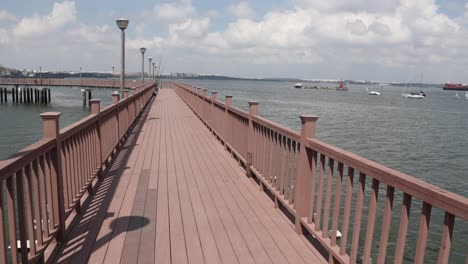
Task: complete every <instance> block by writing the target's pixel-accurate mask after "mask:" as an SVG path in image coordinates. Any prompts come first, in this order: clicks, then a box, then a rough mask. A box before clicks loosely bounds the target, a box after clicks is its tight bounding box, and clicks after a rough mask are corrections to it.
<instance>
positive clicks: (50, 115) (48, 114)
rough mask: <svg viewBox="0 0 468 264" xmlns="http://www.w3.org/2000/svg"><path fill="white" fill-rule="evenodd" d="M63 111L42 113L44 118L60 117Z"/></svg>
mask: <svg viewBox="0 0 468 264" xmlns="http://www.w3.org/2000/svg"><path fill="white" fill-rule="evenodd" d="M61 114H62V113H60V112H45V113H42V114H40V116H41V118H42V119H44V120H45V119H58V118H59V117H60V115H61Z"/></svg>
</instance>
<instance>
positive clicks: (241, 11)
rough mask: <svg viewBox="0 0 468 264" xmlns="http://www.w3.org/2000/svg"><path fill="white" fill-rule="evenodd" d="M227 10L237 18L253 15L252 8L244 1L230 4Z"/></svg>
mask: <svg viewBox="0 0 468 264" xmlns="http://www.w3.org/2000/svg"><path fill="white" fill-rule="evenodd" d="M228 12H229V13H230V14H232V15H233V16H235V17H237V18H252V17H254V15H255V13H254V11H253V10H252V8H250V6H249V4H248V3H246V2H240V3H238V4H232V5H230V6H229V7H228Z"/></svg>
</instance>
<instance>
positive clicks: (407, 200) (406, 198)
mask: <svg viewBox="0 0 468 264" xmlns="http://www.w3.org/2000/svg"><path fill="white" fill-rule="evenodd" d="M411 198H412V197H411V195H409V194H407V193H405V194H404V195H403V203H402V206H401V213H400V215H401V217H400V229H399V230H398V239H397V241H398V244H397V247H396V252H395V261H394V263H403V256H404V252H405V247H406V245H405V244H406V235H407V234H408V223H409V217H410V209H411Z"/></svg>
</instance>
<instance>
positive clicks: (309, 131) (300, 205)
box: [294, 115, 328, 234]
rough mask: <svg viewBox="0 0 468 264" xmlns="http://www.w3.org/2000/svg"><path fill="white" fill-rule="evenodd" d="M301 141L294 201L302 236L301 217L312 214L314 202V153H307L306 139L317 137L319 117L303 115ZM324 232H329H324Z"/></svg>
mask: <svg viewBox="0 0 468 264" xmlns="http://www.w3.org/2000/svg"><path fill="white" fill-rule="evenodd" d="M300 118H301V139H300V149H299V161H298V164H297V176H296V184H295V186H296V193H295V194H296V197H295V199H294V201H295V205H296V223H295V230H296V233H298V234H302V225H301V217H306V216H308V215H309V214H310V213H311V212H309V210H310V208H311V207H310V206H311V205H310V203H311V201H312V197H311V191H312V190H310V188H311V186H312V178H311V175H310V173H309V168H310V162H311V160H312V156H311V155H312V153H311V152H308V151H307V148H306V147H305V142H306V139H307V138H309V137H315V127H316V123H317V120H318V118H319V117H318V116H315V115H301V116H300ZM323 232H328V230H324V231H323Z"/></svg>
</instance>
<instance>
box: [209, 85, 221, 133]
mask: <svg viewBox="0 0 468 264" xmlns="http://www.w3.org/2000/svg"><path fill="white" fill-rule="evenodd" d="M217 94H218V92H216V91H212V92H211V108H210V111H209V112H210V122H209V123H210V126H211V131H215V129H214V127H215V114H216V112H215V109H214V108H215V106H214V101H216V96H217ZM216 132H217V133H219V131H216Z"/></svg>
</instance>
